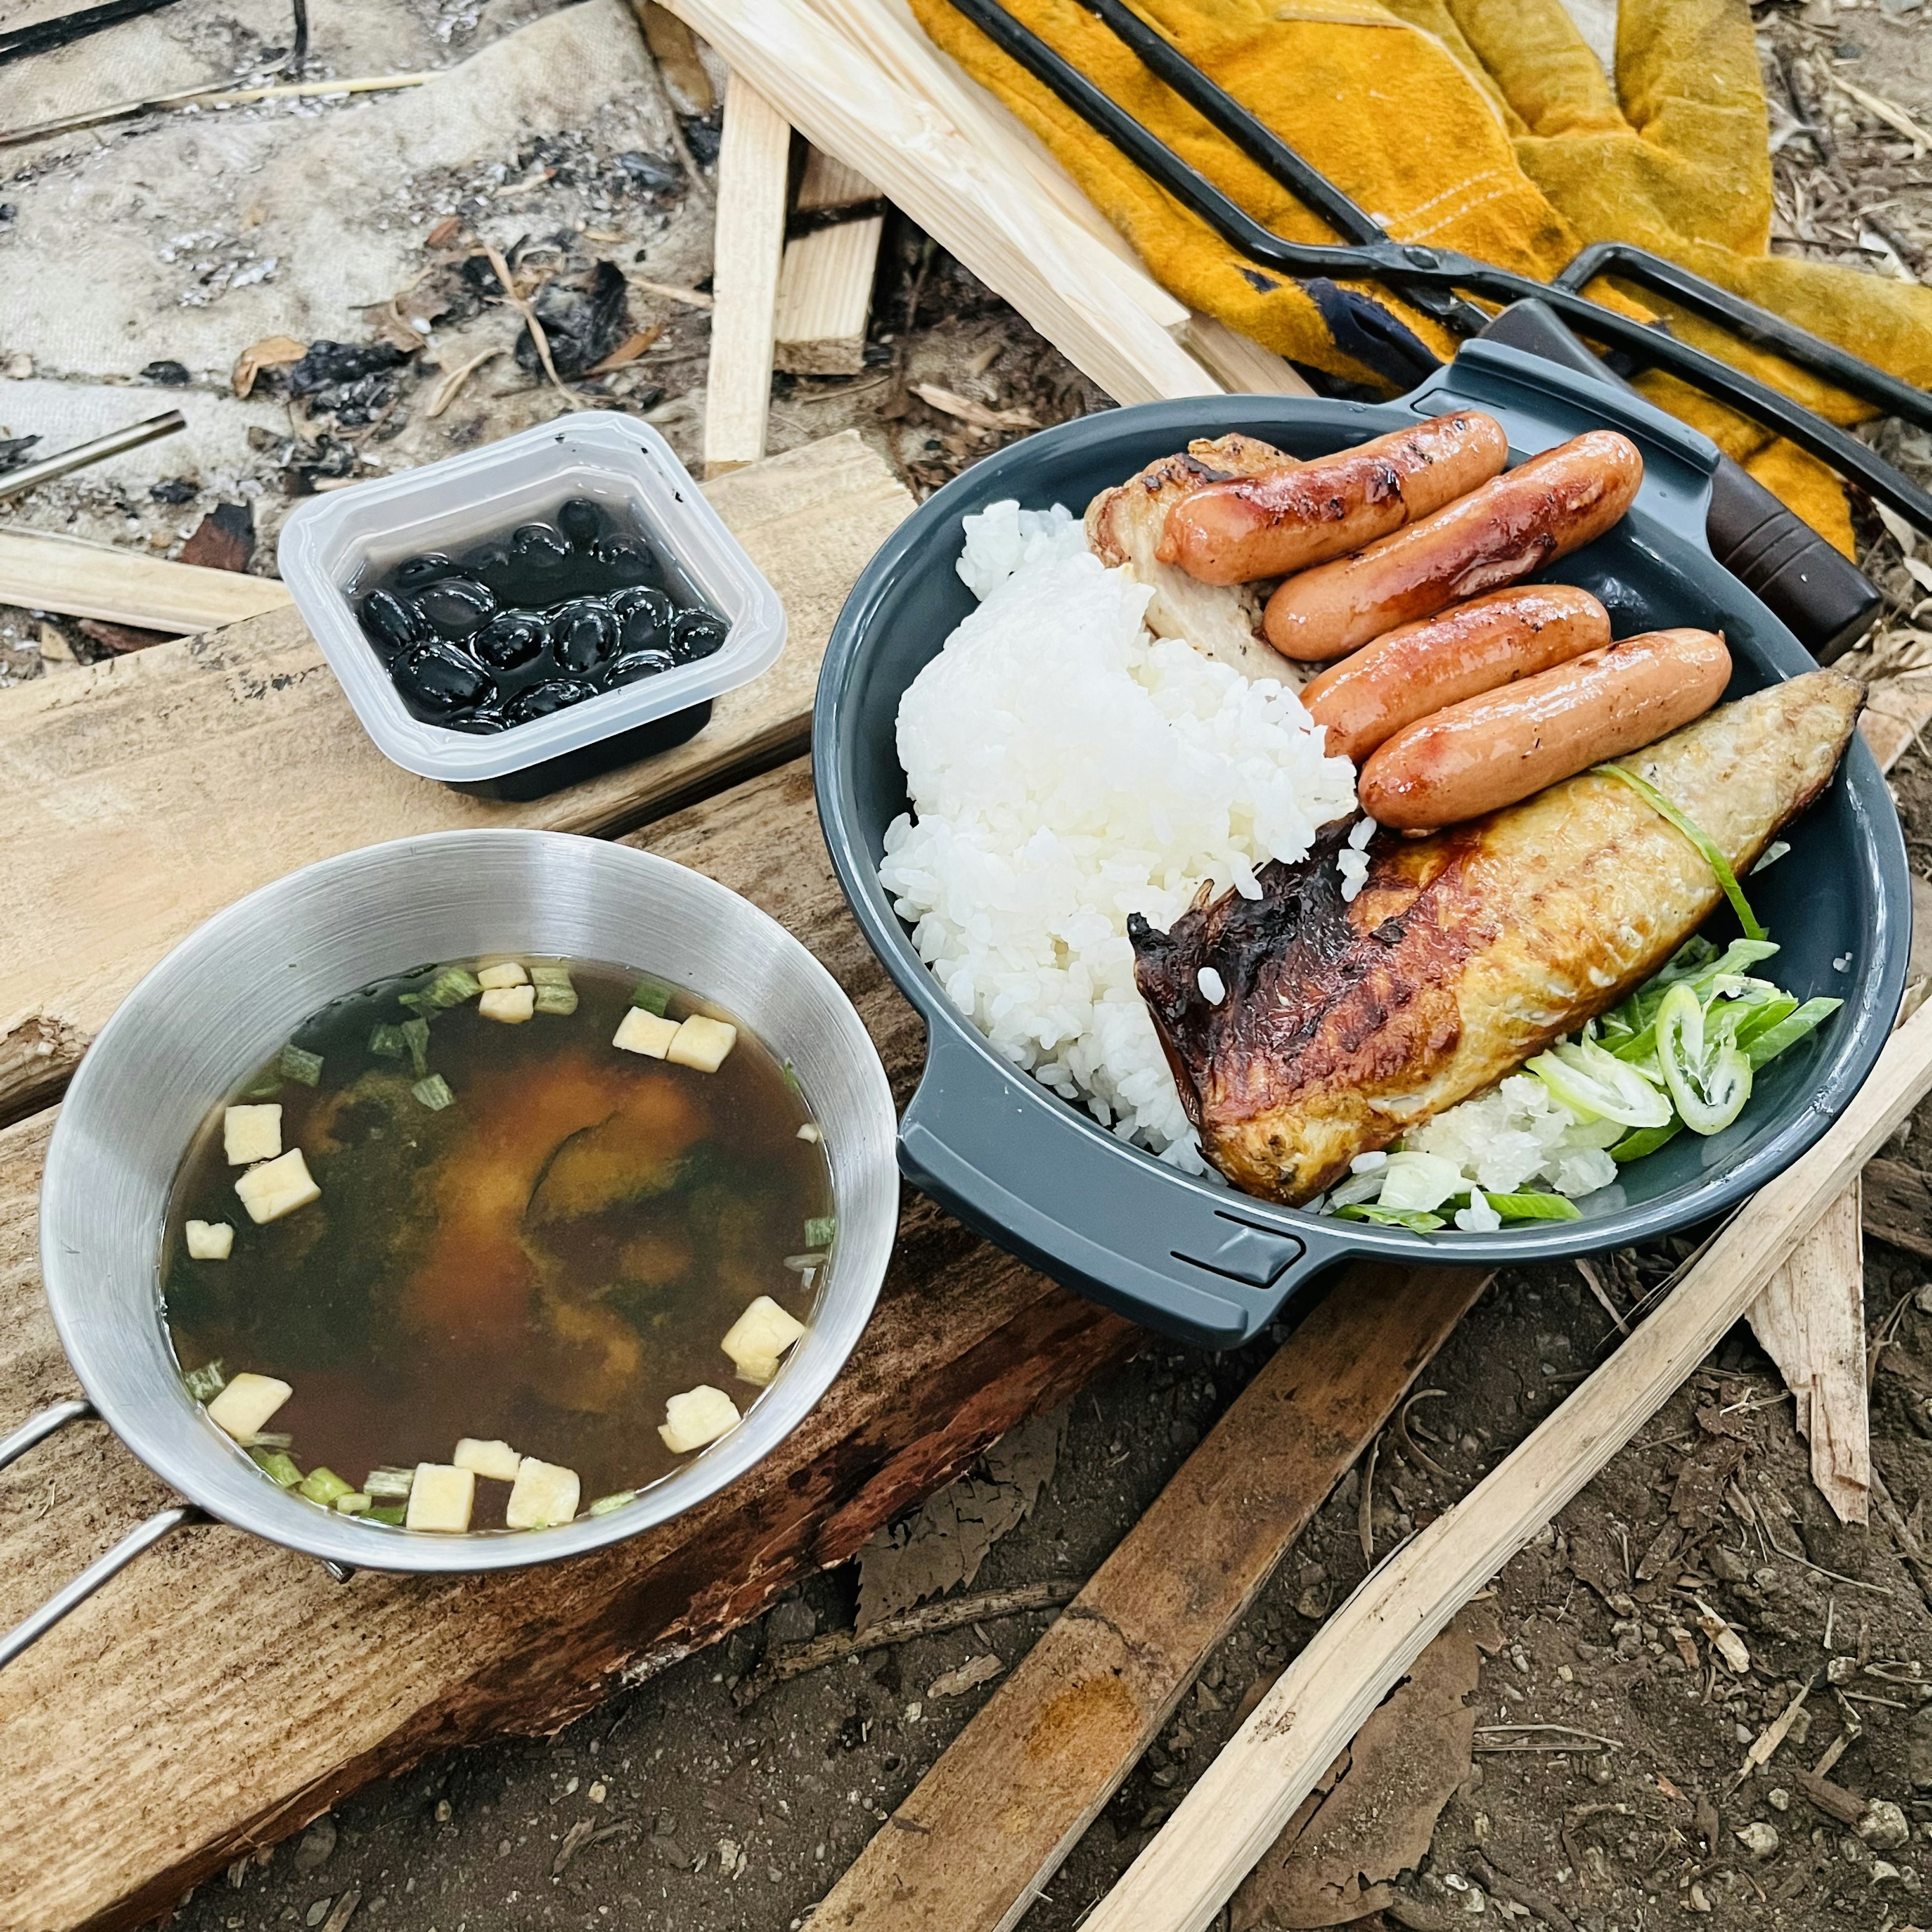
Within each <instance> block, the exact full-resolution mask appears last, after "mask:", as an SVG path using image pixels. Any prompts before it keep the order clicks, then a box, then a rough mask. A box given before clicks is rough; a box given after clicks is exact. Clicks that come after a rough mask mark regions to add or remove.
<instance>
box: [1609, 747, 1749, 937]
mask: <svg viewBox="0 0 1932 1932" xmlns="http://www.w3.org/2000/svg"><path fill="white" fill-rule="evenodd" d="M1591 769H1592V771H1594V772H1598V774H1600V775H1601V776H1603V777H1605V778H1622V780H1623V781H1624V783H1625V784H1627V785H1628V786H1629V787H1630V788H1631V790H1632V791H1634V792H1635V793H1637V796H1638V797H1639V798H1640V799H1643V802H1644V803H1645V804H1646V805H1649V807H1650V808H1651V810H1652V811H1654V812H1655V813H1656V814H1657V815H1658V817H1660V818H1661V819H1663V820H1665V821H1666V822H1667V823H1669V824H1670V825H1673V826H1676V829H1678V830H1679V832H1682V834H1683V835H1684V836H1685V838H1688V839H1689V840H1690V841H1691V844H1694V846H1696V847H1697V850H1698V853H1699V854H1700V856H1702V858H1703V861H1704V862H1705V864H1706V865H1709V867H1710V868H1711V871H1712V876H1713V877H1715V879H1716V880H1717V881H1718V888H1719V889H1720V890H1721V892H1723V893H1724V896H1725V898H1727V899H1729V900H1730V902H1731V910H1732V911H1733V912H1734V913H1736V914H1737V916H1738V923H1739V925H1740V926H1742V927H1743V928H1744V929H1745V938H1747V939H1763V938H1764V936H1765V933H1764V928H1763V926H1760V925H1759V923H1758V920H1757V913H1754V912H1753V911H1752V910H1751V901H1749V900H1748V899H1747V898H1745V895H1744V888H1743V887H1742V886H1740V885H1739V883H1738V879H1737V874H1736V873H1735V872H1733V871H1732V870H1731V865H1730V860H1729V859H1727V858H1726V857H1725V856H1724V853H1721V851H1719V850H1718V848H1717V846H1716V845H1715V844H1714V843H1713V842H1712V839H1711V838H1710V835H1709V834H1708V833H1707V832H1705V831H1704V830H1703V829H1702V828H1701V827H1700V826H1698V825H1697V823H1696V822H1695V821H1694V820H1692V819H1691V817H1690V816H1689V815H1688V814H1687V813H1685V812H1683V811H1679V809H1678V808H1677V807H1676V805H1673V804H1672V803H1671V802H1670V799H1667V798H1666V797H1665V796H1664V794H1663V793H1661V791H1659V790H1658V788H1657V787H1656V786H1655V785H1654V784H1652V783H1651V782H1650V781H1649V779H1648V778H1639V777H1638V776H1637V773H1636V772H1633V771H1629V770H1627V769H1625V767H1624V766H1622V765H1593V766H1591Z"/></svg>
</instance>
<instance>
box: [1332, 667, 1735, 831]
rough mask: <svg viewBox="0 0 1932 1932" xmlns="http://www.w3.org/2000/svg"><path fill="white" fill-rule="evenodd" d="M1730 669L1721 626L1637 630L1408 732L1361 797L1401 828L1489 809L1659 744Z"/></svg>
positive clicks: (1374, 758)
mask: <svg viewBox="0 0 1932 1932" xmlns="http://www.w3.org/2000/svg"><path fill="white" fill-rule="evenodd" d="M1730 675H1731V654H1730V652H1729V651H1727V649H1725V648H1724V639H1723V637H1721V636H1718V635H1715V634H1713V633H1712V632H1711V631H1690V630H1684V631H1650V632H1649V633H1648V634H1646V635H1645V636H1643V637H1626V638H1625V640H1623V642H1622V643H1618V644H1611V645H1610V646H1607V647H1606V648H1605V649H1602V650H1600V651H1592V652H1589V654H1588V655H1586V656H1583V657H1580V658H1572V659H1571V661H1570V662H1569V663H1568V664H1559V665H1558V666H1556V668H1555V669H1554V670H1547V671H1544V672H1543V673H1541V674H1540V675H1539V676H1535V677H1528V678H1525V679H1523V681H1522V682H1520V684H1513V685H1508V686H1507V687H1505V688H1504V689H1502V690H1500V691H1489V692H1487V693H1486V694H1484V695H1483V696H1482V697H1472V698H1468V699H1466V700H1464V701H1463V703H1460V704H1452V705H1451V706H1449V707H1448V709H1446V710H1443V711H1439V712H1436V714H1435V715H1434V716H1433V717H1430V718H1424V719H1423V721H1421V724H1412V725H1410V726H1409V728H1408V729H1407V730H1404V731H1399V732H1398V733H1397V734H1396V735H1395V736H1394V737H1393V738H1391V739H1389V740H1388V742H1387V743H1386V744H1385V745H1382V746H1381V747H1379V748H1378V749H1377V750H1376V751H1375V752H1374V753H1373V754H1372V755H1371V756H1370V759H1369V761H1368V763H1367V764H1365V765H1364V766H1363V767H1362V772H1361V778H1359V780H1358V781H1357V784H1356V795H1357V796H1358V798H1359V799H1361V806H1362V809H1363V810H1364V811H1366V812H1367V814H1369V815H1370V817H1372V818H1373V819H1374V820H1376V822H1377V823H1379V824H1382V825H1390V826H1394V827H1395V828H1396V829H1397V830H1399V831H1403V832H1414V831H1423V830H1429V829H1433V828H1434V827H1436V826H1439V825H1454V824H1457V823H1460V822H1461V821H1462V820H1464V819H1466V818H1479V817H1481V816H1482V814H1484V812H1486V811H1499V810H1501V808H1502V807H1503V806H1505V805H1514V804H1515V803H1516V802H1517V800H1518V799H1525V798H1528V797H1529V796H1530V794H1531V793H1532V792H1539V791H1541V790H1543V789H1544V787H1545V786H1546V785H1553V784H1556V782H1557V781H1558V780H1559V779H1561V778H1571V777H1574V775H1575V774H1576V773H1577V772H1581V771H1587V770H1588V769H1589V767H1590V766H1592V765H1594V764H1598V763H1601V762H1602V761H1603V760H1604V759H1606V758H1615V757H1621V756H1622V754H1624V753H1625V752H1626V751H1637V750H1638V749H1639V748H1640V747H1642V746H1643V745H1650V744H1655V742H1656V741H1657V740H1658V739H1659V738H1661V737H1663V736H1664V735H1665V734H1666V733H1668V732H1671V731H1675V730H1676V729H1677V728H1678V727H1679V726H1680V725H1683V724H1688V723H1689V722H1690V721H1691V719H1692V718H1697V717H1699V716H1701V715H1703V713H1704V712H1706V711H1708V710H1709V709H1710V708H1711V706H1712V705H1714V704H1715V703H1717V701H1718V699H1719V698H1720V697H1722V696H1723V694H1724V686H1725V685H1726V684H1727V682H1729V680H1730Z"/></svg>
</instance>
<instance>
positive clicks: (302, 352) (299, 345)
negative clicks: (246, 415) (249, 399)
mask: <svg viewBox="0 0 1932 1932" xmlns="http://www.w3.org/2000/svg"><path fill="white" fill-rule="evenodd" d="M307 354H308V344H307V343H305V342H298V341H296V339H295V338H294V337H293V335H269V336H265V337H263V339H262V340H261V341H260V342H257V343H254V344H251V346H250V347H248V348H246V349H245V350H242V353H241V354H240V355H239V356H236V359H235V372H234V374H233V375H232V376H231V377H229V382H230V383H231V384H232V385H233V388H234V391H235V393H236V395H238V396H245V395H248V392H249V391H250V390H251V389H254V386H255V378H256V377H257V376H259V375H260V374H261V373H262V371H263V370H264V369H280V368H285V367H286V366H287V365H288V364H290V363H291V362H300V361H301V360H302V358H303V357H304V356H306V355H307Z"/></svg>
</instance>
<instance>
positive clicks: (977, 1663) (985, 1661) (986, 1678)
mask: <svg viewBox="0 0 1932 1932" xmlns="http://www.w3.org/2000/svg"><path fill="white" fill-rule="evenodd" d="M1005 1669H1006V1666H1005V1665H1004V1664H1002V1663H1001V1661H1000V1660H999V1659H998V1658H997V1657H995V1656H994V1655H993V1654H992V1652H990V1651H989V1652H986V1655H984V1656H983V1657H969V1658H968V1659H967V1660H966V1661H965V1663H964V1664H962V1665H961V1666H960V1667H959V1669H958V1670H949V1671H947V1673H946V1674H945V1676H943V1677H935V1679H933V1680H932V1682H931V1683H930V1684H929V1685H927V1686H926V1695H927V1696H928V1697H965V1694H967V1692H968V1691H972V1690H975V1689H977V1688H978V1687H979V1686H980V1685H982V1684H990V1683H992V1681H993V1679H995V1678H996V1677H997V1676H999V1675H1000V1673H1001V1672H1002V1671H1003V1670H1005Z"/></svg>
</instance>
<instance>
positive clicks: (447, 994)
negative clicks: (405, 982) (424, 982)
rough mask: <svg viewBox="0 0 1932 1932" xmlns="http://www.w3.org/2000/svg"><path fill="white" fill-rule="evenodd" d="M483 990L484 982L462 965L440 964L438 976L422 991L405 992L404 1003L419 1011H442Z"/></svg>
mask: <svg viewBox="0 0 1932 1932" xmlns="http://www.w3.org/2000/svg"><path fill="white" fill-rule="evenodd" d="M482 990H483V983H482V981H481V980H479V979H478V978H477V977H476V975H475V974H474V973H472V972H470V971H468V970H467V968H464V967H461V966H439V967H438V968H437V969H436V976H435V977H434V979H432V980H431V981H430V983H429V984H428V986H425V987H424V988H423V989H422V991H421V992H416V993H404V995H402V996H401V998H402V1004H404V1006H406V1007H410V1009H411V1010H413V1011H414V1012H416V1013H441V1012H443V1010H445V1009H446V1007H460V1006H461V1005H462V1004H463V1001H465V1000H473V999H475V997H476V996H477V995H478V993H480V992H482Z"/></svg>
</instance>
